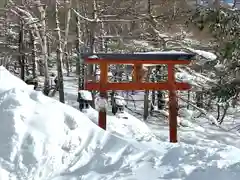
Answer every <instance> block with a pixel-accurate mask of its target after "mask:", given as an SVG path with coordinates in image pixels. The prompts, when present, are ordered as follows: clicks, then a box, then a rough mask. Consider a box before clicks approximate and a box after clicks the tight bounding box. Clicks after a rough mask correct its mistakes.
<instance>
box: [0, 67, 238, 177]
mask: <svg viewBox="0 0 240 180" xmlns="http://www.w3.org/2000/svg"><path fill="white" fill-rule="evenodd" d="M129 118H131V117H130V116H129ZM0 123H1V126H0V133H1V134H0V146H1V148H0V179H3V180H80V179H81V180H100V179H102V180H103V179H105V180H111V179H117V180H127V179H128V180H130V179H131V180H133V179H136V180H147V179H151V180H156V179H185V180H192V179H195V180H198V179H201V180H202V179H205V180H208V179H212V178H213V177H214V179H219V180H229V179H231V180H235V179H236V180H237V179H239V176H240V155H239V154H240V150H239V149H237V148H234V147H232V146H227V145H223V144H218V145H216V147H212V148H209V147H199V146H192V145H187V144H169V143H165V142H158V143H156V142H149V144H147V143H146V144H143V143H138V142H136V141H135V140H131V139H129V138H128V139H125V138H123V137H117V136H114V135H111V134H110V133H108V132H105V131H103V130H101V129H100V128H98V127H97V126H96V125H95V124H94V123H93V122H91V121H90V120H89V119H88V118H87V116H85V115H84V114H83V113H81V112H79V111H78V110H76V109H73V108H71V107H70V106H67V105H64V104H61V103H59V102H57V101H55V100H53V99H50V98H48V97H45V96H44V95H43V94H42V93H41V92H36V91H33V90H31V89H29V88H28V86H27V85H26V84H25V83H24V82H22V81H21V80H19V79H18V78H16V77H14V76H13V75H11V74H10V73H9V72H8V71H7V70H6V69H5V68H3V67H0ZM127 128H128V127H126V129H127ZM122 130H123V129H122Z"/></svg>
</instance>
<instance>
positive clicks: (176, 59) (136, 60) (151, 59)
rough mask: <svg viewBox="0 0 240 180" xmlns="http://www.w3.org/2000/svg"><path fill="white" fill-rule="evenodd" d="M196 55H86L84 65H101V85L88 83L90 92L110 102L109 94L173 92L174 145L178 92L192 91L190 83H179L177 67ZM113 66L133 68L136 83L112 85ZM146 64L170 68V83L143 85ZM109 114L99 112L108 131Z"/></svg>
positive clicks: (86, 84) (179, 53)
mask: <svg viewBox="0 0 240 180" xmlns="http://www.w3.org/2000/svg"><path fill="white" fill-rule="evenodd" d="M194 56H195V54H188V53H183V52H157V53H156V54H152V53H149V54H148V53H136V54H112V53H106V54H103V53H102V54H91V55H90V54H85V55H84V61H85V63H87V64H99V65H100V71H101V73H100V81H99V82H92V81H91V82H90V81H87V80H86V81H85V89H86V90H97V91H99V92H100V96H101V97H103V98H107V91H109V90H126V91H131V90H168V91H169V135H170V142H177V115H178V104H177V96H176V92H175V91H176V90H189V89H190V88H191V87H190V85H189V84H188V83H184V82H176V80H175V67H174V66H175V65H177V64H181V65H188V64H190V63H191V60H192V58H193V57H194ZM110 64H132V65H133V70H134V73H133V74H134V75H133V81H132V82H108V66H109V65H110ZM144 64H146V65H147V64H151V65H164V64H165V65H167V70H168V76H167V77H168V80H167V81H166V82H161V83H152V82H143V81H141V78H142V75H141V74H140V73H141V72H142V71H141V70H142V68H143V65H144ZM106 121H107V119H106V110H101V111H99V126H100V127H101V128H103V129H106Z"/></svg>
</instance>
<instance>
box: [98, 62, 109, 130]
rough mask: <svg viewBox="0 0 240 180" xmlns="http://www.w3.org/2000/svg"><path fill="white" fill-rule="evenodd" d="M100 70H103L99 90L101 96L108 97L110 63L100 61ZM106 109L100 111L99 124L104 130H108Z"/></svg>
mask: <svg viewBox="0 0 240 180" xmlns="http://www.w3.org/2000/svg"><path fill="white" fill-rule="evenodd" d="M100 71H101V75H100V82H101V83H100V86H99V89H98V90H100V96H101V97H103V98H106V99H107V92H106V89H105V88H104V87H105V84H106V83H107V81H108V64H107V63H105V62H101V63H100ZM106 111H107V110H106V109H104V110H102V111H99V116H98V125H99V127H101V128H102V129H104V130H106V128H107V113H106Z"/></svg>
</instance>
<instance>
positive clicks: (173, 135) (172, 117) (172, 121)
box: [168, 64, 178, 143]
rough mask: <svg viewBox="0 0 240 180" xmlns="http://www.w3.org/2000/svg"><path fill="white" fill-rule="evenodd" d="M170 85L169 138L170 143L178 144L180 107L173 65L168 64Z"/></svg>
mask: <svg viewBox="0 0 240 180" xmlns="http://www.w3.org/2000/svg"><path fill="white" fill-rule="evenodd" d="M168 83H169V84H170V88H171V89H169V136H170V142H172V143H176V142H177V115H178V109H177V107H178V105H177V99H176V91H175V90H176V88H175V73H174V65H173V64H168Z"/></svg>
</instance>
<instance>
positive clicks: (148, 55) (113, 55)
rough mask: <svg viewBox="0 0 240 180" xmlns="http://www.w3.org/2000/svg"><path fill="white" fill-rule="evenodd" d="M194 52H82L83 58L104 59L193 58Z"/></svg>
mask: <svg viewBox="0 0 240 180" xmlns="http://www.w3.org/2000/svg"><path fill="white" fill-rule="evenodd" d="M194 56H195V54H193V53H185V52H171V51H167V52H164V51H163V52H156V53H155V52H151V53H144V52H143V53H134V54H133V53H129V54H121V53H94V54H89V53H88V54H82V57H83V58H88V59H105V60H144V61H147V60H159V61H160V60H189V61H191V60H193V57H194Z"/></svg>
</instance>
